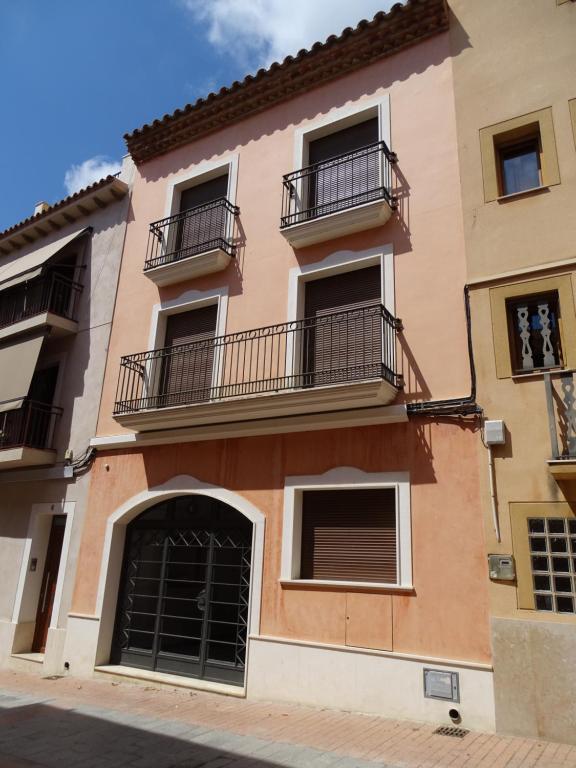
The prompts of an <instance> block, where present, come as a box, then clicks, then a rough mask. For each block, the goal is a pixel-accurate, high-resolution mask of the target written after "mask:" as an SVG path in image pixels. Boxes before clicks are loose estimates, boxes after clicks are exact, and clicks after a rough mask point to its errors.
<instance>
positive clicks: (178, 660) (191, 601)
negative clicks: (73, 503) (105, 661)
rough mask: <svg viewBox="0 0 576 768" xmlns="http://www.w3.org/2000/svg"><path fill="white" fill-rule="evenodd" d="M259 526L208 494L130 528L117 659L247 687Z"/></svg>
mask: <svg viewBox="0 0 576 768" xmlns="http://www.w3.org/2000/svg"><path fill="white" fill-rule="evenodd" d="M251 549H252V523H251V522H250V521H249V520H247V519H246V518H245V517H244V516H243V515H241V514H240V512H237V511H236V510H234V509H232V508H231V507H229V506H227V505H226V504H223V503H222V502H219V501H217V500H215V499H211V498H208V497H206V496H185V497H180V498H176V499H171V500H170V501H167V502H163V503H162V504H158V505H156V506H154V507H152V508H151V509H149V510H147V511H146V512H144V513H143V514H142V515H140V516H139V517H138V518H136V520H134V521H133V522H132V523H130V524H129V525H128V527H127V530H126V545H125V551H124V562H123V571H122V579H121V584H120V592H119V596H118V611H117V617H116V628H115V633H114V644H113V652H112V662H113V663H116V664H124V665H127V666H131V667H138V668H140V669H149V670H155V671H157V672H167V673H172V674H178V675H185V676H188V677H197V678H202V679H205V680H213V681H217V682H224V683H232V684H237V685H242V684H243V682H244V668H245V658H246V638H247V626H248V602H249V592H250V564H251Z"/></svg>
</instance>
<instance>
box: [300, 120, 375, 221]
mask: <svg viewBox="0 0 576 768" xmlns="http://www.w3.org/2000/svg"><path fill="white" fill-rule="evenodd" d="M377 141H378V118H377V117H374V118H371V119H370V120H365V121H364V122H362V123H358V124H357V125H353V126H350V127H349V128H344V129H343V130H341V131H336V132H335V133H331V134H329V135H328V136H323V137H322V138H320V139H315V140H314V141H311V142H310V143H309V145H308V163H309V165H311V166H312V165H313V166H314V167H315V171H316V172H315V173H313V174H312V175H311V176H310V179H309V189H308V196H309V205H308V207H309V208H311V209H312V210H313V213H314V215H315V216H325V215H327V214H329V213H333V212H334V211H338V210H340V209H341V208H342V206H343V204H347V203H348V202H350V201H353V202H354V204H355V205H360V204H361V203H365V202H369V200H371V199H373V198H372V197H371V192H374V191H375V190H378V189H379V187H380V173H379V155H378V153H377V152H373V153H370V154H364V155H363V156H361V157H359V156H358V155H357V153H358V150H360V149H362V148H363V147H369V146H370V145H372V144H375V143H376V142H377ZM342 155H348V156H349V157H347V158H342V157H341V156H342ZM336 157H340V158H341V161H339V162H337V163H336V162H334V161H333V160H334V158H336Z"/></svg>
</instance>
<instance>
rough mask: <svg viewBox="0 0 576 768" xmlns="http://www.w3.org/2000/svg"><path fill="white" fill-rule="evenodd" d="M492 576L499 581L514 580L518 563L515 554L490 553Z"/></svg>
mask: <svg viewBox="0 0 576 768" xmlns="http://www.w3.org/2000/svg"><path fill="white" fill-rule="evenodd" d="M488 571H489V573H490V578H491V579H495V580H497V581H514V580H515V578H516V564H515V563H514V556H513V555H488Z"/></svg>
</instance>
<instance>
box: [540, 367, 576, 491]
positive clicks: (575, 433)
mask: <svg viewBox="0 0 576 768" xmlns="http://www.w3.org/2000/svg"><path fill="white" fill-rule="evenodd" d="M544 385H545V390H546V405H547V410H548V427H549V430H550V443H551V448H552V459H551V462H550V464H551V471H552V474H553V475H555V476H557V477H558V478H560V479H576V381H575V380H574V374H573V373H572V372H571V371H561V372H559V373H545V374H544Z"/></svg>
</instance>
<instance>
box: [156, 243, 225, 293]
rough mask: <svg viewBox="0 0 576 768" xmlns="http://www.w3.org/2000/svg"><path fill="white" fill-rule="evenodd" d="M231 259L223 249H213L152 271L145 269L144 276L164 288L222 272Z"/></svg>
mask: <svg viewBox="0 0 576 768" xmlns="http://www.w3.org/2000/svg"><path fill="white" fill-rule="evenodd" d="M231 259H232V257H231V256H230V254H228V253H226V251H223V250H222V249H221V248H213V249H212V250H211V251H206V252H205V253H199V254H197V255H195V256H188V257H187V258H185V259H179V260H176V261H171V262H169V263H168V264H163V265H162V266H159V267H153V268H152V269H145V270H144V274H145V275H146V277H148V278H149V279H150V280H152V282H153V283H156V285H158V286H160V287H163V286H165V285H173V284H174V283H182V282H184V281H185V280H192V279H193V278H196V277H200V276H201V275H209V274H210V273H212V272H221V271H222V270H224V269H226V267H227V266H228V265H229V264H230V261H231Z"/></svg>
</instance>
